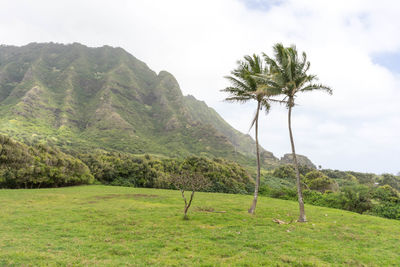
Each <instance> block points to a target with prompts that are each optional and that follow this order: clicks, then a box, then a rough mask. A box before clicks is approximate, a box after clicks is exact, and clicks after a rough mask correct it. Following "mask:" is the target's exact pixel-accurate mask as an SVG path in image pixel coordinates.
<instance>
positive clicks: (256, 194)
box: [249, 101, 261, 214]
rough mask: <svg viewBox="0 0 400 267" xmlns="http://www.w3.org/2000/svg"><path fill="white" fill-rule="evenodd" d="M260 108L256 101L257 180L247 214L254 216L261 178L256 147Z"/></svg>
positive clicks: (258, 154) (257, 151)
mask: <svg viewBox="0 0 400 267" xmlns="http://www.w3.org/2000/svg"><path fill="white" fill-rule="evenodd" d="M260 106H261V102H260V101H258V104H257V111H256V117H255V124H256V125H255V128H256V133H255V136H256V154H257V178H256V185H255V187H254V198H253V204H252V205H251V207H250V209H249V213H251V214H254V211H255V210H256V205H257V199H258V189H259V188H260V176H261V174H260V173H261V170H260V168H261V167H260V148H259V146H258V114H259V111H260Z"/></svg>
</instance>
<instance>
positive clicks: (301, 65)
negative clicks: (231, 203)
mask: <svg viewBox="0 0 400 267" xmlns="http://www.w3.org/2000/svg"><path fill="white" fill-rule="evenodd" d="M273 51H274V58H270V57H268V56H267V55H266V54H263V56H264V59H265V61H266V63H267V65H269V68H270V73H271V76H270V77H271V79H270V80H269V85H270V86H272V87H274V88H280V90H281V93H282V94H283V95H284V96H285V98H284V101H285V103H286V107H287V108H288V126H289V137H290V144H291V147H292V157H293V163H294V167H295V170H296V180H297V195H298V201H299V209H300V216H299V220H298V221H299V222H306V221H307V219H306V214H305V210H304V201H303V193H302V190H301V181H300V173H299V165H298V162H297V157H296V150H295V146H294V140H293V133H292V122H291V117H292V108H293V107H294V106H295V98H296V97H297V94H298V93H303V92H309V91H314V90H325V91H327V92H328V93H329V94H332V89H331V88H329V87H328V86H325V85H322V84H317V83H314V82H315V81H316V80H318V78H317V76H316V75H312V74H307V72H308V70H309V69H310V62H309V61H307V55H306V53H304V52H303V53H302V54H301V57H299V55H298V52H297V49H296V46H294V45H292V46H290V47H284V46H283V45H282V44H281V43H278V44H275V45H274V46H273Z"/></svg>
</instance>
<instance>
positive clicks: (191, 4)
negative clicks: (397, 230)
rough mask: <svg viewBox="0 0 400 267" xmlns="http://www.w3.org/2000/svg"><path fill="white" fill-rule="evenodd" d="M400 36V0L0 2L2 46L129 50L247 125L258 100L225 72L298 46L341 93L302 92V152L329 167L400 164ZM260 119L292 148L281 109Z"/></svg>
mask: <svg viewBox="0 0 400 267" xmlns="http://www.w3.org/2000/svg"><path fill="white" fill-rule="evenodd" d="M399 33H400V2H398V1H395V0H393V1H385V0H381V1H368V0H362V1H361V0H360V1H352V0H343V1H340V0H337V1H319V0H309V1H308V0H293V1H290V0H289V1H285V0H282V1H279V0H270V1H263V0H258V1H257V0H248V1H242V0H202V1H191V0H169V1H165V0H130V1H123V0H121V1H118V0H113V1H101V0H93V1H91V0H90V1H84V0H79V1H77V0H58V1H52V0H48V1H41V0H35V1H33V0H31V1H21V0H1V1H0V43H2V44H8V45H25V44H27V43H29V42H49V41H53V42H61V43H71V42H80V43H82V44H86V45H88V46H102V45H105V44H107V45H112V46H120V47H122V48H124V49H126V50H127V51H128V52H130V53H131V54H133V55H134V56H135V57H137V58H138V59H140V60H142V61H144V62H146V63H147V64H148V65H149V67H150V68H152V69H153V70H155V71H157V72H159V71H160V70H167V71H169V72H171V73H172V74H173V75H174V76H175V77H176V78H177V80H178V82H179V83H180V86H181V89H182V91H183V93H184V94H192V95H194V96H195V97H196V98H198V99H200V100H204V101H206V103H207V104H208V105H209V106H211V107H213V108H214V109H216V110H217V111H218V112H219V113H220V114H221V115H222V117H223V118H224V119H226V120H227V121H228V122H229V123H230V124H231V125H233V126H234V127H235V128H237V129H239V130H240V131H242V132H245V133H247V132H248V128H249V125H250V120H251V117H252V116H253V113H254V110H255V103H249V104H246V105H240V104H228V103H224V102H222V100H223V99H224V97H226V95H224V94H223V93H221V92H219V90H220V89H222V88H224V87H225V86H227V82H226V81H225V80H224V78H223V76H224V75H228V74H229V72H230V71H231V70H232V69H233V68H234V67H235V64H236V63H235V62H236V60H238V59H240V58H242V57H243V56H244V55H246V54H252V53H261V52H266V53H267V54H268V53H271V47H272V45H273V44H274V43H276V42H283V43H284V44H285V45H290V44H296V45H297V47H298V49H299V50H301V51H305V52H307V55H308V57H309V59H310V61H311V72H312V73H315V74H317V75H318V76H319V77H320V82H322V83H324V84H326V85H329V86H331V87H332V88H333V90H334V95H333V96H329V95H326V94H324V93H310V94H306V95H303V96H301V97H299V98H298V104H299V106H297V107H296V108H295V110H294V115H293V121H294V123H293V124H294V125H293V127H294V135H295V142H296V146H297V152H298V153H300V154H304V155H307V156H308V157H309V158H310V159H311V160H312V161H313V162H314V163H316V164H317V165H319V164H320V165H322V166H323V167H325V168H335V169H342V170H356V171H371V172H377V173H382V172H392V173H397V172H399V171H400V134H399V132H400V34H399ZM260 123H261V129H260V142H261V144H262V145H263V146H264V148H266V149H267V150H270V151H272V152H273V153H274V154H275V155H276V156H282V155H283V154H284V153H287V152H289V151H290V145H289V140H288V131H287V118H286V110H285V108H284V107H280V106H276V107H273V109H272V110H271V113H270V114H269V115H268V116H264V115H263V116H262V117H261V120H260Z"/></svg>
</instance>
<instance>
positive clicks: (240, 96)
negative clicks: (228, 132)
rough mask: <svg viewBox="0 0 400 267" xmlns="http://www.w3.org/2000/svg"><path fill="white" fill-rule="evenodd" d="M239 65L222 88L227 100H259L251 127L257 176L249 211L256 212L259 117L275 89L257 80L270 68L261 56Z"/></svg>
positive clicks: (258, 170)
mask: <svg viewBox="0 0 400 267" xmlns="http://www.w3.org/2000/svg"><path fill="white" fill-rule="evenodd" d="M237 64H238V66H237V68H236V69H234V70H233V71H232V72H231V74H232V76H226V77H225V78H226V79H228V80H229V82H230V83H231V86H229V87H227V88H225V89H223V90H221V91H223V92H227V93H229V94H230V96H229V97H227V98H226V99H225V100H226V101H229V102H239V103H246V102H248V101H250V100H256V101H257V109H256V112H255V115H254V118H253V120H252V122H251V126H250V129H251V128H252V127H253V126H255V139H256V155H257V178H256V185H255V188H254V198H253V202H252V205H251V207H250V209H249V210H248V211H249V213H251V214H254V211H255V209H256V205H257V199H258V190H259V187H260V168H261V166H260V148H259V145H258V117H259V113H260V110H262V109H263V108H264V109H265V111H266V113H268V111H269V109H270V99H269V97H270V96H271V95H273V91H272V90H269V87H268V86H265V85H260V84H259V83H258V82H257V80H256V77H255V76H256V75H258V74H266V73H267V72H268V69H267V68H266V66H264V64H263V61H262V60H261V58H260V57H259V56H257V55H255V54H253V56H245V57H244V60H242V61H241V60H239V61H238V62H237Z"/></svg>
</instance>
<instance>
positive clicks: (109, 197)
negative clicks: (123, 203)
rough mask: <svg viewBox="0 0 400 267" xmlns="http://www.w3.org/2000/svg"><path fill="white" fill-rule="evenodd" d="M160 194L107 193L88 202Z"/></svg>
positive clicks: (149, 196)
mask: <svg viewBox="0 0 400 267" xmlns="http://www.w3.org/2000/svg"><path fill="white" fill-rule="evenodd" d="M158 197H160V196H158V195H148V194H107V195H98V196H93V197H91V199H94V200H90V201H88V202H86V203H88V204H94V203H98V202H99V201H100V200H107V199H113V198H136V199H137V198H158Z"/></svg>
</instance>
